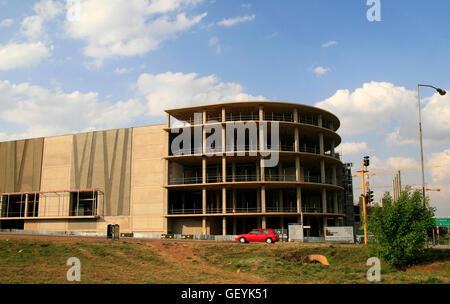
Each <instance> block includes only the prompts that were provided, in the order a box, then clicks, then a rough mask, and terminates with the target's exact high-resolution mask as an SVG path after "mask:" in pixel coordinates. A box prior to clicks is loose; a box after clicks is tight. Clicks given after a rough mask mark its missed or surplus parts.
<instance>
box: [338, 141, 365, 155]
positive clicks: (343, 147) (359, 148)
mask: <svg viewBox="0 0 450 304" xmlns="http://www.w3.org/2000/svg"><path fill="white" fill-rule="evenodd" d="M336 149H337V150H338V151H341V152H342V155H344V157H345V156H346V155H348V154H355V153H362V152H366V151H368V150H369V149H368V147H367V143H366V142H365V141H363V142H346V143H343V144H340V145H339V146H338V147H337V148H336Z"/></svg>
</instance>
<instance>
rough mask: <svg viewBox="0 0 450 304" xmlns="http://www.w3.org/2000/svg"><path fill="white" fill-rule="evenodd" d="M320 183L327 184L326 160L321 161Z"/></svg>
mask: <svg viewBox="0 0 450 304" xmlns="http://www.w3.org/2000/svg"><path fill="white" fill-rule="evenodd" d="M320 182H321V183H325V160H323V159H321V160H320Z"/></svg>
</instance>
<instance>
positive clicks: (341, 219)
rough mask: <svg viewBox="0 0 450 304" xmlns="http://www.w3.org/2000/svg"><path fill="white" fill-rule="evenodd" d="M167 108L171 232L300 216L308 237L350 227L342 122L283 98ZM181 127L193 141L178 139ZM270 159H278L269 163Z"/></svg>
mask: <svg viewBox="0 0 450 304" xmlns="http://www.w3.org/2000/svg"><path fill="white" fill-rule="evenodd" d="M166 113H167V126H166V129H165V130H166V132H168V133H169V136H168V138H169V144H168V146H169V147H170V148H171V149H170V151H169V155H168V156H167V157H166V159H167V161H168V177H167V185H166V188H167V191H168V200H167V203H168V206H167V219H168V230H169V231H170V232H172V233H181V234H216V235H217V234H223V235H234V234H239V233H245V232H248V231H249V230H250V229H252V228H256V227H260V228H287V225H288V224H289V223H293V222H295V223H297V222H298V223H303V225H304V226H305V227H306V228H307V229H306V230H305V235H306V236H320V235H322V233H323V232H322V231H323V227H324V226H343V225H344V223H345V216H346V210H345V207H346V206H345V195H344V190H345V189H344V185H343V176H342V172H343V170H342V168H343V163H342V162H341V160H340V158H339V155H338V154H337V153H336V152H335V148H336V147H337V146H338V145H339V144H340V142H341V138H340V136H339V135H338V134H337V133H336V130H337V129H338V128H339V125H340V122H339V119H338V118H337V117H336V116H335V115H333V114H332V113H329V112H327V111H325V110H321V109H318V108H315V107H311V106H306V105H300V104H295V103H285V102H231V103H219V104H211V105H205V106H196V107H187V108H179V109H171V110H166ZM173 122H176V124H175V125H174V126H171V123H173ZM180 125H181V126H180ZM275 125H276V126H277V128H274V127H275ZM273 126H274V127H273ZM264 127H265V128H264ZM276 129H277V130H276ZM174 131H175V132H174ZM276 132H277V133H278V136H275V135H276V134H275V133H276ZM183 133H188V135H186V137H185V139H187V138H192V140H191V142H187V143H186V140H185V141H184V142H183V143H180V142H181V140H180V137H181V136H182V134H183ZM264 133H267V134H264ZM231 134H234V136H233V137H232V136H231ZM239 135H240V136H239ZM210 136H211V137H215V139H216V140H215V141H213V140H209V141H208V138H209V137H210ZM199 138H201V140H199ZM268 150H270V151H271V153H272V154H273V153H276V154H277V156H276V157H274V156H273V155H271V154H270V153H267V151H268ZM265 152H266V153H265ZM268 158H277V159H278V162H276V163H275V164H273V163H272V164H270V165H269V166H268V165H267V163H268V162H267V159H268Z"/></svg>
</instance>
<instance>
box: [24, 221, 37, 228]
mask: <svg viewBox="0 0 450 304" xmlns="http://www.w3.org/2000/svg"><path fill="white" fill-rule="evenodd" d="M38 226H39V224H38V223H37V222H34V221H33V222H28V221H25V223H24V224H23V229H24V230H38Z"/></svg>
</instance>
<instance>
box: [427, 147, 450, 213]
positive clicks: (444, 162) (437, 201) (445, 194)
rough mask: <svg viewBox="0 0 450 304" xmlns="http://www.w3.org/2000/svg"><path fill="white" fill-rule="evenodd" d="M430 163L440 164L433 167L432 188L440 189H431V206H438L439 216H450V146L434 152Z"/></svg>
mask: <svg viewBox="0 0 450 304" xmlns="http://www.w3.org/2000/svg"><path fill="white" fill-rule="evenodd" d="M429 163H430V164H438V165H440V167H437V168H431V176H432V185H430V188H433V189H440V191H439V192H436V191H429V192H428V194H429V196H430V204H431V206H434V207H437V210H438V216H439V213H440V214H445V213H447V214H446V215H447V216H448V214H449V212H450V205H449V204H448V198H449V196H450V148H447V149H446V150H444V151H442V152H438V153H433V154H432V155H431V157H430V158H429Z"/></svg>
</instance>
